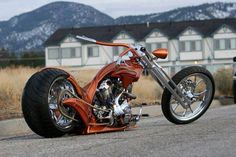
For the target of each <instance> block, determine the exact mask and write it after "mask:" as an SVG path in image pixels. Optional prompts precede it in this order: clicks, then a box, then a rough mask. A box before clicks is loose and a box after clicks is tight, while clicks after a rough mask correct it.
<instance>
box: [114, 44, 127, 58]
mask: <svg viewBox="0 0 236 157" xmlns="http://www.w3.org/2000/svg"><path fill="white" fill-rule="evenodd" d="M125 49H126V48H125V47H121V46H119V47H118V46H117V47H113V55H114V56H119V54H120V53H122V52H123V51H125Z"/></svg>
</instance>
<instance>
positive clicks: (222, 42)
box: [214, 38, 236, 50]
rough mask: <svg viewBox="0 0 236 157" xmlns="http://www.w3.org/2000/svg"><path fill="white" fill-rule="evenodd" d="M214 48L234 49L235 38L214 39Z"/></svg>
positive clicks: (235, 46) (235, 47) (235, 45)
mask: <svg viewBox="0 0 236 157" xmlns="http://www.w3.org/2000/svg"><path fill="white" fill-rule="evenodd" d="M214 49H215V50H233V49H236V38H231V39H215V40H214Z"/></svg>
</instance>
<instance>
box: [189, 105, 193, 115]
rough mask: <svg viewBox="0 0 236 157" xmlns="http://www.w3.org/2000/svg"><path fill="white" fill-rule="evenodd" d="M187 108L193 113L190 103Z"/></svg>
mask: <svg viewBox="0 0 236 157" xmlns="http://www.w3.org/2000/svg"><path fill="white" fill-rule="evenodd" d="M189 109H190V111H191V112H192V113H193V109H192V107H191V105H189Z"/></svg>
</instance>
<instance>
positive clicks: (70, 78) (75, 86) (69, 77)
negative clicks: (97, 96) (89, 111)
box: [39, 67, 87, 100]
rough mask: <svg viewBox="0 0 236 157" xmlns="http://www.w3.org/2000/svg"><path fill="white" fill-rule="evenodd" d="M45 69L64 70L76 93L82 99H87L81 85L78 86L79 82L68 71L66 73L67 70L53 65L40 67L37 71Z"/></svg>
mask: <svg viewBox="0 0 236 157" xmlns="http://www.w3.org/2000/svg"><path fill="white" fill-rule="evenodd" d="M47 69H55V70H61V71H63V72H65V74H66V75H67V76H68V77H67V79H68V80H69V81H70V82H71V83H72V85H73V86H74V88H75V89H76V92H77V94H78V95H79V96H80V97H82V99H85V100H87V97H86V94H85V91H84V90H83V88H81V87H80V86H79V84H78V83H77V82H76V80H75V78H74V77H73V76H72V75H71V74H70V73H68V72H67V71H65V70H63V69H60V68H54V67H46V68H42V69H40V70H39V72H40V71H43V70H47Z"/></svg>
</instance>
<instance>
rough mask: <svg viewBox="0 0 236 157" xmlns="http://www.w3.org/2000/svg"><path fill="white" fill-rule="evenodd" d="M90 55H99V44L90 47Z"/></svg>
mask: <svg viewBox="0 0 236 157" xmlns="http://www.w3.org/2000/svg"><path fill="white" fill-rule="evenodd" d="M88 57H99V49H98V47H97V46H93V47H88Z"/></svg>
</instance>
